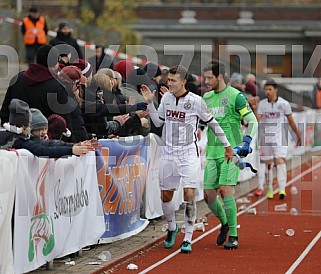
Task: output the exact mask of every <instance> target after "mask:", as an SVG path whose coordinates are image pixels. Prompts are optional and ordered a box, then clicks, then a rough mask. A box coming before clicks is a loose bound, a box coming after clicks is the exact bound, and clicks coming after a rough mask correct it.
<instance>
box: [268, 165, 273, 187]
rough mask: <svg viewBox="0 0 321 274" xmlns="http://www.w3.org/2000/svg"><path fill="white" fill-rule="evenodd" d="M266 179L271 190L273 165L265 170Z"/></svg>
mask: <svg viewBox="0 0 321 274" xmlns="http://www.w3.org/2000/svg"><path fill="white" fill-rule="evenodd" d="M267 177H268V185H269V188H273V186H272V185H273V164H271V165H270V168H268V169H267Z"/></svg>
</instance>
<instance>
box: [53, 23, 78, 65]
mask: <svg viewBox="0 0 321 274" xmlns="http://www.w3.org/2000/svg"><path fill="white" fill-rule="evenodd" d="M61 42H64V43H66V44H68V45H70V46H72V47H73V48H74V49H75V50H76V52H77V54H75V52H72V54H71V60H76V59H77V58H80V59H82V58H83V54H82V51H81V49H80V47H79V45H78V43H77V40H76V39H74V38H73V37H72V28H71V27H70V25H69V24H68V23H67V22H60V23H59V25H58V30H57V36H56V37H55V38H53V39H51V40H50V42H49V44H50V45H52V46H56V45H58V44H59V43H61Z"/></svg>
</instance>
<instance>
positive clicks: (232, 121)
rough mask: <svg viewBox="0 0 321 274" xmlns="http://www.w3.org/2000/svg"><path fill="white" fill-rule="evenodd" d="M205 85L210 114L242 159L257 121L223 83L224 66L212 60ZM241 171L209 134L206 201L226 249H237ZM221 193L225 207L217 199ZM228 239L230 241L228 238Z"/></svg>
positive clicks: (219, 240)
mask: <svg viewBox="0 0 321 274" xmlns="http://www.w3.org/2000/svg"><path fill="white" fill-rule="evenodd" d="M203 71H204V78H205V84H206V85H207V87H208V89H209V90H210V91H209V92H206V93H205V94H204V96H203V98H204V100H205V102H206V104H207V106H208V109H209V111H210V112H211V113H212V115H213V116H214V118H215V119H216V120H217V122H218V123H219V125H220V126H221V127H222V129H223V131H224V133H225V134H226V137H227V139H228V141H229V142H230V144H231V146H232V147H234V150H236V151H237V154H238V155H239V156H241V157H246V156H247V155H248V153H249V152H250V151H251V148H250V143H251V141H252V137H253V136H254V134H256V132H257V128H258V122H257V120H256V117H255V115H254V113H253V112H252V110H251V108H250V106H249V103H248V101H247V99H246V98H245V96H244V95H243V93H242V92H240V91H239V90H237V89H235V88H233V87H231V86H227V85H226V84H225V82H224V75H225V66H224V64H223V63H221V62H219V61H217V60H213V61H211V62H210V63H209V64H208V65H206V67H205V68H204V69H203ZM242 119H244V120H246V122H247V124H248V127H247V129H246V132H245V134H244V137H243V134H242V130H241V121H242ZM238 176H239V168H238V167H237V166H236V165H235V163H234V162H233V161H230V162H229V163H228V162H226V161H225V160H224V147H223V146H222V145H221V143H220V141H219V139H218V138H217V137H216V136H215V135H214V134H213V133H212V132H211V130H208V131H207V147H206V167H205V173H204V198H205V201H206V203H207V205H208V207H209V209H210V210H211V211H212V212H213V214H214V215H215V216H216V217H218V218H219V220H220V222H221V230H220V233H219V235H218V237H217V240H216V243H217V245H222V244H224V243H225V244H224V248H225V249H237V248H238V234H237V228H236V226H237V207H236V202H235V198H234V186H235V185H236V184H237V181H238ZM218 192H219V193H220V195H221V197H222V200H223V203H224V207H223V205H222V204H221V202H220V200H219V199H217V193H218ZM228 233H229V238H228V241H226V240H227V235H228Z"/></svg>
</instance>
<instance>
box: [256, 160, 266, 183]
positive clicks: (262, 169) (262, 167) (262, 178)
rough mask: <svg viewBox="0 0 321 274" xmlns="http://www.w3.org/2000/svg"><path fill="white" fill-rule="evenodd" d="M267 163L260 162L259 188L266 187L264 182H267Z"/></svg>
mask: <svg viewBox="0 0 321 274" xmlns="http://www.w3.org/2000/svg"><path fill="white" fill-rule="evenodd" d="M265 168H266V164H265V163H260V166H259V170H258V188H260V189H263V188H264V182H265Z"/></svg>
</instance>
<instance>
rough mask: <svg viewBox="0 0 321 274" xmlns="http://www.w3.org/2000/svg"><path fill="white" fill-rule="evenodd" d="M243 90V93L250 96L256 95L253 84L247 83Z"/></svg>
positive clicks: (255, 88) (255, 87)
mask: <svg viewBox="0 0 321 274" xmlns="http://www.w3.org/2000/svg"><path fill="white" fill-rule="evenodd" d="M244 90H245V93H247V94H251V95H252V96H256V95H257V86H256V84H255V83H253V82H247V83H246V85H245V89H244Z"/></svg>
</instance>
